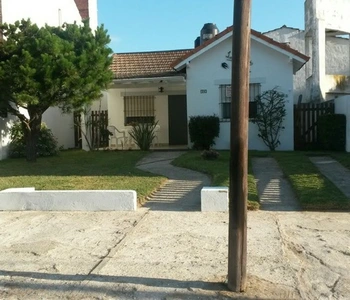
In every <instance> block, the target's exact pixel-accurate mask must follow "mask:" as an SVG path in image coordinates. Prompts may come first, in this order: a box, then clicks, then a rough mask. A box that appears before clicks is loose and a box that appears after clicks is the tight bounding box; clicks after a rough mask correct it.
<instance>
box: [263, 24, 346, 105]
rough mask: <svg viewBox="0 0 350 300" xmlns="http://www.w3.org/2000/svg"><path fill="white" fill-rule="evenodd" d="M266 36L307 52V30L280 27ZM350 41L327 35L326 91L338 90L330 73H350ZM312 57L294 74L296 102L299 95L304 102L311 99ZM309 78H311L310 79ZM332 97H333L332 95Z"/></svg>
mask: <svg viewBox="0 0 350 300" xmlns="http://www.w3.org/2000/svg"><path fill="white" fill-rule="evenodd" d="M265 35H266V36H268V37H270V38H272V39H274V40H276V41H278V42H281V43H286V42H288V44H289V45H290V47H292V48H293V49H296V50H298V51H300V52H301V53H306V50H305V46H306V45H305V31H303V30H302V31H301V30H299V29H291V28H288V27H287V28H283V27H282V28H280V29H277V30H274V31H271V32H267V33H265ZM349 55H350V43H349V40H348V39H344V38H339V37H331V36H329V37H326V57H325V68H326V74H327V75H326V78H325V81H324V90H325V91H326V93H328V92H329V91H332V90H333V91H334V90H336V85H335V80H332V78H333V76H329V75H347V76H349V75H350V63H349ZM311 72H312V59H310V60H309V61H308V62H307V63H306V64H305V66H304V67H303V68H301V69H300V70H299V71H298V72H297V73H296V74H295V75H294V103H297V102H298V97H299V95H300V94H301V95H302V96H303V102H309V101H310V99H311V90H310V89H311V83H310V84H309V85H308V84H307V81H309V82H310V81H311V78H309V77H310V76H312V73H311ZM308 78H309V79H308ZM331 98H332V97H331Z"/></svg>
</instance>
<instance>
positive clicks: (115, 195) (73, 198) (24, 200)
mask: <svg viewBox="0 0 350 300" xmlns="http://www.w3.org/2000/svg"><path fill="white" fill-rule="evenodd" d="M136 208H137V195H136V192H135V191H131V190H71V191H35V189H34V188H18V189H17V188H12V189H7V190H3V191H1V192H0V210H6V211H8V210H16V211H17V210H40V211H56V210H57V211H107V210H108V211H109V210H117V211H129V210H136Z"/></svg>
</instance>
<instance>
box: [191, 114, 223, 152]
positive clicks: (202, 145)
mask: <svg viewBox="0 0 350 300" xmlns="http://www.w3.org/2000/svg"><path fill="white" fill-rule="evenodd" d="M188 127H189V133H190V140H191V142H192V143H193V149H197V150H209V149H210V147H212V146H213V145H215V141H214V139H215V138H216V137H218V136H219V133H220V119H219V117H217V116H192V117H190V122H189V125H188Z"/></svg>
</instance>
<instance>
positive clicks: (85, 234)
mask: <svg viewBox="0 0 350 300" xmlns="http://www.w3.org/2000/svg"><path fill="white" fill-rule="evenodd" d="M162 155H163V154H162ZM169 155H171V154H170V153H169ZM153 158H154V157H153ZM167 161H168V163H164V165H163V167H164V168H167V165H169V162H170V159H169V160H167ZM177 175H179V174H177ZM180 175H181V174H180ZM180 175H179V176H180ZM180 177H181V176H180ZM349 217H350V215H349V214H348V213H318V212H312V213H311V212H293V211H288V212H282V211H281V212H277V211H257V212H249V213H248V287H247V292H246V293H244V294H235V293H231V292H229V291H227V289H226V286H225V284H224V281H225V279H226V274H227V244H228V242H227V234H228V214H227V213H201V212H196V211H189V210H188V209H185V211H179V210H174V211H171V210H159V209H154V210H152V209H151V208H141V209H140V210H138V211H137V212H136V213H135V212H99V213H92V212H89V213H81V212H80V213H61V212H57V213H52V212H0V225H1V228H2V230H1V231H0V239H1V241H2V243H1V245H0V262H1V263H0V266H1V268H0V269H1V270H0V298H1V299H347V298H349V296H350V274H349V271H348V270H349V269H350V248H349V245H350V230H349V219H350V218H349Z"/></svg>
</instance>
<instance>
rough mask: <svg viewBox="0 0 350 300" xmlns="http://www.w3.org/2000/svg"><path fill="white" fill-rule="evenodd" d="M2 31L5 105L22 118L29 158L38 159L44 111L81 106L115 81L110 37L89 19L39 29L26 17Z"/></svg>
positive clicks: (0, 72) (0, 89)
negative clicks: (37, 146) (112, 80)
mask: <svg viewBox="0 0 350 300" xmlns="http://www.w3.org/2000/svg"><path fill="white" fill-rule="evenodd" d="M0 29H1V31H2V33H3V36H4V40H3V41H0V106H1V107H2V109H3V108H5V109H6V110H7V111H8V112H9V113H11V114H12V115H15V116H17V117H18V119H19V120H20V122H21V124H22V128H23V131H24V134H25V138H26V146H27V149H26V150H27V151H26V154H27V160H28V161H35V160H36V145H37V141H38V135H39V131H40V125H41V120H42V115H43V113H44V112H45V111H46V110H47V109H48V108H49V107H51V106H58V107H60V108H61V109H62V110H63V111H64V112H70V111H72V110H77V109H81V108H82V107H83V106H84V105H87V104H89V103H91V102H92V101H93V100H95V99H98V98H99V97H100V95H101V90H102V89H106V88H107V86H108V84H109V83H110V82H111V79H112V72H111V70H110V64H111V59H112V58H111V54H112V50H111V49H110V48H109V47H108V44H109V42H110V38H109V36H108V34H107V31H106V30H105V29H104V27H103V26H101V27H98V28H97V30H96V31H95V32H94V33H93V32H92V31H91V29H90V27H89V25H88V20H86V21H84V22H83V24H82V25H77V24H76V23H74V24H64V26H62V27H52V26H48V25H45V26H44V27H40V28H39V27H38V26H37V25H36V24H33V23H31V21H30V20H22V21H17V22H16V23H15V24H3V25H1V26H0ZM25 111H27V112H28V115H29V117H27V115H26V113H25Z"/></svg>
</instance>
